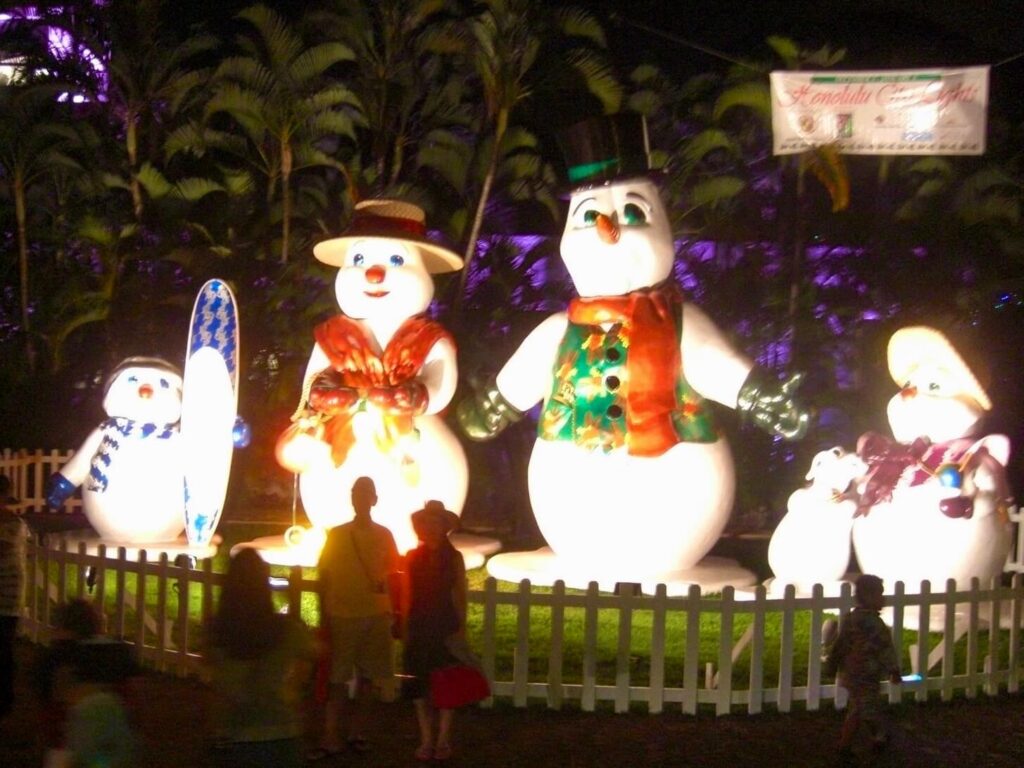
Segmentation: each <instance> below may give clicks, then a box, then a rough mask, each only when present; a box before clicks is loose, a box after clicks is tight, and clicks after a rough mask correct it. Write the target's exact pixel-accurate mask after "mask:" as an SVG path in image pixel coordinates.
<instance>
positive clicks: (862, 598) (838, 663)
mask: <svg viewBox="0 0 1024 768" xmlns="http://www.w3.org/2000/svg"><path fill="white" fill-rule="evenodd" d="M884 594H885V591H884V589H883V586H882V580H881V579H880V578H878V577H877V576H872V575H871V574H862V575H861V576H859V577H858V578H857V581H856V583H855V591H854V600H855V602H856V607H855V608H854V609H853V610H852V611H851V612H850V613H849V614H847V616H846V617H845V618H844V619H843V620H842V622H841V623H840V625H839V634H838V636H837V637H836V639H835V642H834V643H833V644H832V647H831V649H830V650H829V652H828V655H827V656H826V658H825V674H826V675H837V682H838V684H839V685H841V686H843V687H844V688H845V689H846V690H847V691H848V692H849V694H850V699H849V702H848V703H847V705H846V719H845V720H844V721H843V729H842V733H841V735H840V738H839V760H840V765H843V766H849V765H856V760H855V757H854V752H853V749H854V743H855V741H856V738H857V735H858V733H859V732H860V730H861V726H864V729H865V730H866V731H867V732H868V734H869V735H870V738H871V748H872V749H873V750H875V751H877V752H880V751H882V750H883V749H884V748H885V747H886V745H887V744H888V739H889V737H888V733H887V729H886V723H885V704H884V702H883V700H882V697H881V688H882V686H881V680H882V678H883V677H888V678H889V681H890V682H891V683H892V684H893V685H897V684H898V683H899V682H900V667H899V659H898V656H897V655H896V648H895V647H894V646H893V642H892V634H891V633H890V632H889V628H888V627H887V626H885V622H883V621H882V618H881V616H880V615H879V613H880V612H881V610H882V605H883V602H884Z"/></svg>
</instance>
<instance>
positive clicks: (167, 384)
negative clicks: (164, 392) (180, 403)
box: [160, 379, 171, 389]
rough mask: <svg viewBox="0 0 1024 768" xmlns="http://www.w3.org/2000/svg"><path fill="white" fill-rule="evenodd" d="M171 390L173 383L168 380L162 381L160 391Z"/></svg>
mask: <svg viewBox="0 0 1024 768" xmlns="http://www.w3.org/2000/svg"><path fill="white" fill-rule="evenodd" d="M170 388H171V382H169V381H168V380H167V379H160V389H170Z"/></svg>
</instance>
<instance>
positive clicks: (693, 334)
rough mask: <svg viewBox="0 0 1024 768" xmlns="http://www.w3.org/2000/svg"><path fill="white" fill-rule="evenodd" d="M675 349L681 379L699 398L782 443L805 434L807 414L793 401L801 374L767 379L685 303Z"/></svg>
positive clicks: (767, 377)
mask: <svg viewBox="0 0 1024 768" xmlns="http://www.w3.org/2000/svg"><path fill="white" fill-rule="evenodd" d="M680 347H681V354H682V358H683V375H684V376H685V377H686V380H687V381H688V382H689V383H690V386H692V387H693V388H694V389H696V390H697V391H698V392H699V393H700V394H701V395H703V396H704V397H707V398H710V399H712V400H716V401H718V402H719V403H722V404H723V405H727V406H729V407H730V408H735V409H737V410H738V411H739V412H740V413H741V414H742V415H743V416H744V418H746V419H748V420H750V421H752V422H753V423H754V424H756V425H757V426H758V427H760V428H762V429H764V430H765V431H766V432H770V433H771V434H775V435H779V436H781V437H784V438H786V439H787V440H794V439H797V438H800V437H803V436H804V434H806V432H807V428H808V426H809V424H810V413H809V412H808V411H807V409H806V408H804V407H802V406H801V405H800V404H799V403H798V402H797V400H796V397H795V393H796V388H797V386H799V384H800V380H801V378H803V377H802V374H794V375H793V376H791V377H790V378H789V379H787V380H786V381H781V382H780V381H778V380H776V379H775V378H773V377H771V376H769V375H767V374H766V373H765V372H764V371H762V370H761V369H760V368H758V367H757V366H755V365H754V364H753V363H751V361H750V359H749V358H747V357H746V356H744V355H742V354H740V353H739V352H737V351H736V350H734V349H733V348H732V347H731V346H730V345H729V342H728V341H726V339H725V336H724V335H723V334H722V332H721V331H720V330H718V328H717V327H715V324H714V323H712V322H711V320H710V319H708V316H707V315H705V314H704V313H703V312H702V311H701V310H699V309H698V308H697V307H695V306H693V305H692V304H689V303H687V304H684V305H683V333H682V341H681V342H680Z"/></svg>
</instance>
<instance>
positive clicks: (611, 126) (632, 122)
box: [558, 112, 653, 189]
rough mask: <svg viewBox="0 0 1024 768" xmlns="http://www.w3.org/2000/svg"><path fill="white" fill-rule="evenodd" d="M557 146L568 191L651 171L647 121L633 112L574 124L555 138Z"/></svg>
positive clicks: (648, 173) (604, 116)
mask: <svg viewBox="0 0 1024 768" xmlns="http://www.w3.org/2000/svg"><path fill="white" fill-rule="evenodd" d="M558 143H559V146H560V147H561V149H562V155H563V157H564V158H565V165H566V169H567V171H568V177H569V186H570V187H571V188H572V189H583V188H586V187H594V186H598V185H599V184H606V183H608V182H611V181H616V180H618V179H624V178H629V177H636V176H647V175H650V174H651V173H652V172H653V169H652V168H651V156H650V151H651V150H650V144H649V142H648V139H647V122H646V121H645V120H644V116H643V115H640V114H637V113H634V112H623V113H620V114H617V115H600V116H598V117H591V118H589V119H587V120H584V121H582V122H579V123H576V124H575V125H572V126H570V127H569V128H566V129H565V130H564V131H562V132H561V133H560V134H559V135H558Z"/></svg>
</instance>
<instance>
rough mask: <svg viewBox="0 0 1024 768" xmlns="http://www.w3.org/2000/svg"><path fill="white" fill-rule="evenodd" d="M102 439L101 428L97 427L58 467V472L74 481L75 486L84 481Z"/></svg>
mask: <svg viewBox="0 0 1024 768" xmlns="http://www.w3.org/2000/svg"><path fill="white" fill-rule="evenodd" d="M102 441H103V430H102V429H100V428H99V427H97V428H96V429H94V430H93V431H92V432H90V433H89V436H88V437H86V438H85V441H84V442H83V443H82V447H81V448H79V449H78V450H77V451H76V452H75V455H74V456H72V457H71V458H70V459H68V461H67V463H66V464H65V465H64V466H63V467H61V468H60V474H62V475H64V477H66V478H67V479H68V480H70V481H71V482H72V483H74V484H75V487H76V488H77V487H78V486H79V485H81V484H82V483H83V482H85V478H86V477H87V476H88V474H89V467H90V465H91V464H92V457H93V456H95V455H96V451H97V449H99V447H100V443H101V442H102Z"/></svg>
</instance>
